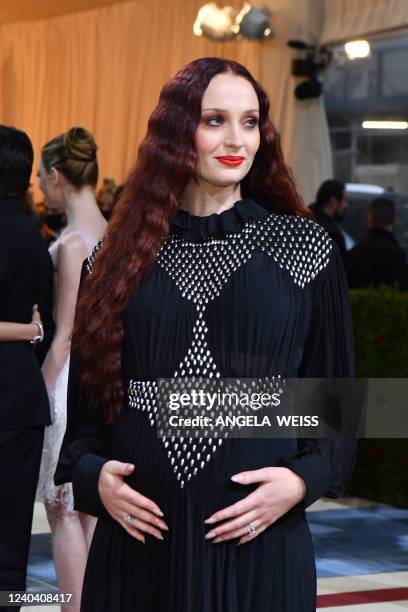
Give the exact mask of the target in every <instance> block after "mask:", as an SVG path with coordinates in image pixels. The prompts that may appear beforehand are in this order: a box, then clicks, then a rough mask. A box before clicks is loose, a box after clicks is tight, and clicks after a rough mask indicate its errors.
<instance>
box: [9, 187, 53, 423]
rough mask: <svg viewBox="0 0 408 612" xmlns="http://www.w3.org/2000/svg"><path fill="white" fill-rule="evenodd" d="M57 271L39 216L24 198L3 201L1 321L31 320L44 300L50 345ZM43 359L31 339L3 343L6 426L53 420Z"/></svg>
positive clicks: (42, 311)
mask: <svg viewBox="0 0 408 612" xmlns="http://www.w3.org/2000/svg"><path fill="white" fill-rule="evenodd" d="M52 282H53V270H52V262H51V258H50V256H49V254H48V250H47V246H46V244H45V242H44V240H43V238H42V236H41V234H40V233H39V231H38V225H37V224H36V223H35V220H34V217H33V215H30V214H29V213H27V212H25V211H24V210H23V207H22V203H21V200H20V199H18V198H7V199H0V321H11V322H14V323H29V322H30V321H31V318H32V307H33V305H34V304H38V306H39V309H40V313H41V318H42V320H43V323H44V331H45V336H46V341H47V344H48V345H49V343H50V341H51V339H52V334H53V329H54V324H53V320H52ZM50 422H51V421H50V409H49V403H48V396H47V392H46V388H45V384H44V381H43V378H42V374H41V369H40V363H39V360H38V358H37V355H36V352H35V349H34V347H33V345H32V344H30V342H0V429H11V428H22V427H36V426H41V425H49V424H50Z"/></svg>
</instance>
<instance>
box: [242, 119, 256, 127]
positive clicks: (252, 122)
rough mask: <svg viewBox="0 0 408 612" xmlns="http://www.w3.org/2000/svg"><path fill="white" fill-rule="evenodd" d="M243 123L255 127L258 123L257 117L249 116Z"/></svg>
mask: <svg viewBox="0 0 408 612" xmlns="http://www.w3.org/2000/svg"><path fill="white" fill-rule="evenodd" d="M244 124H245V126H246V127H250V128H253V127H256V126H257V125H258V119H257V118H256V117H249V118H248V119H245V122H244Z"/></svg>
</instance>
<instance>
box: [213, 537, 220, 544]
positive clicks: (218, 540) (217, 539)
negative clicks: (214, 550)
mask: <svg viewBox="0 0 408 612" xmlns="http://www.w3.org/2000/svg"><path fill="white" fill-rule="evenodd" d="M218 542H222V538H215V540H213V544H218Z"/></svg>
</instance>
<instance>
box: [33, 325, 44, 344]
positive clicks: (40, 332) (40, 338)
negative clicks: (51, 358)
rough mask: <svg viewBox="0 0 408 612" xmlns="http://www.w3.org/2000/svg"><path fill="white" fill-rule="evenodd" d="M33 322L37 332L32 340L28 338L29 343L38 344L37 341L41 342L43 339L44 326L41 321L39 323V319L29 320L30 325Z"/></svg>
mask: <svg viewBox="0 0 408 612" xmlns="http://www.w3.org/2000/svg"><path fill="white" fill-rule="evenodd" d="M33 323H34V325H36V326H37V327H38V331H39V334H37V335H36V336H34V338H33V339H32V340H30V342H31V344H38V342H42V341H43V340H44V328H43V326H42V323H40V322H39V321H34V320H33V321H31V325H32V324H33Z"/></svg>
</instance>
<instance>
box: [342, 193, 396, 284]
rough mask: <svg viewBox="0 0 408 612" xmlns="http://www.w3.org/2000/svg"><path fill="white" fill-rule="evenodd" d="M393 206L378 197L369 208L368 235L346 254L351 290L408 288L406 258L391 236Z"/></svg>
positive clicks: (393, 216) (392, 203)
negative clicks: (389, 286)
mask: <svg viewBox="0 0 408 612" xmlns="http://www.w3.org/2000/svg"><path fill="white" fill-rule="evenodd" d="M394 222H395V205H394V202H393V201H392V200H390V199H389V198H377V199H375V200H373V201H372V202H371V204H370V205H369V207H368V227H369V230H368V234H367V236H366V237H365V238H364V239H363V240H362V241H361V242H359V243H358V244H356V245H355V246H354V247H353V248H352V249H351V250H350V251H349V252H348V253H347V255H346V259H345V265H346V272H347V277H348V281H349V285H350V288H355V287H368V286H369V285H374V287H378V285H380V284H382V283H385V284H386V285H397V286H398V287H399V289H400V290H401V291H404V290H406V289H408V266H407V256H406V253H405V251H404V249H403V248H401V247H400V245H399V244H398V242H397V241H396V239H395V238H394V236H393V234H392V228H393V226H394Z"/></svg>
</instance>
